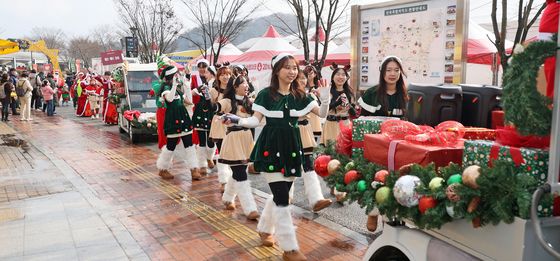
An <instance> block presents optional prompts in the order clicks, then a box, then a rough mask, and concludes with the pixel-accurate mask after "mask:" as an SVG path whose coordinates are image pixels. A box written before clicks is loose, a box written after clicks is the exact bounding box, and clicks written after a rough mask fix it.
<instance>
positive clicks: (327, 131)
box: [320, 120, 350, 145]
mask: <svg viewBox="0 0 560 261" xmlns="http://www.w3.org/2000/svg"><path fill="white" fill-rule="evenodd" d="M338 123H339V122H338V121H326V122H325V125H324V126H323V134H322V135H321V139H320V141H321V144H325V145H327V141H329V140H332V141H334V142H336V137H337V136H338V134H339V133H340V126H338ZM349 123H350V121H349V120H344V124H345V125H347V124H349Z"/></svg>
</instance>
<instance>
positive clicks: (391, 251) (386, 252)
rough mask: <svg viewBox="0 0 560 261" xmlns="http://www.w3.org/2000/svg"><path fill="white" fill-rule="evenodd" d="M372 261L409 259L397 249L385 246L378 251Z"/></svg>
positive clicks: (407, 260) (402, 260)
mask: <svg viewBox="0 0 560 261" xmlns="http://www.w3.org/2000/svg"><path fill="white" fill-rule="evenodd" d="M369 260H370V261H409V260H410V259H408V257H406V255H405V254H404V253H403V252H401V251H400V250H399V249H397V248H396V247H392V246H384V247H382V248H380V249H379V250H377V251H376V252H375V253H374V254H373V256H371V258H370V259H369Z"/></svg>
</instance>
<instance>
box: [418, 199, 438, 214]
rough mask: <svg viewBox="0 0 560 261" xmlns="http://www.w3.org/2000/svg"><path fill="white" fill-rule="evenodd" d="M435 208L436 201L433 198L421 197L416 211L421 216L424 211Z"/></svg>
mask: <svg viewBox="0 0 560 261" xmlns="http://www.w3.org/2000/svg"><path fill="white" fill-rule="evenodd" d="M436 206H437V200H436V199H435V198H433V197H421V198H420V199H419V200H418V210H420V213H421V214H422V215H423V214H424V213H425V212H426V210H428V209H430V208H435V207H436Z"/></svg>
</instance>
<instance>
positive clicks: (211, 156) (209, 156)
mask: <svg viewBox="0 0 560 261" xmlns="http://www.w3.org/2000/svg"><path fill="white" fill-rule="evenodd" d="M214 155H216V145H214V148H208V147H206V159H207V160H213V159H214Z"/></svg>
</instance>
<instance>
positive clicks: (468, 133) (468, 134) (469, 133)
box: [463, 127, 496, 140]
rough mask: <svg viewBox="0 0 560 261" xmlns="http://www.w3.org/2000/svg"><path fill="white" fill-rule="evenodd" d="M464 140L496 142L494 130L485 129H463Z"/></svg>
mask: <svg viewBox="0 0 560 261" xmlns="http://www.w3.org/2000/svg"><path fill="white" fill-rule="evenodd" d="M463 138H464V139H465V140H496V130H492V129H487V128H476V127H469V128H465V135H464V136H463Z"/></svg>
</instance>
